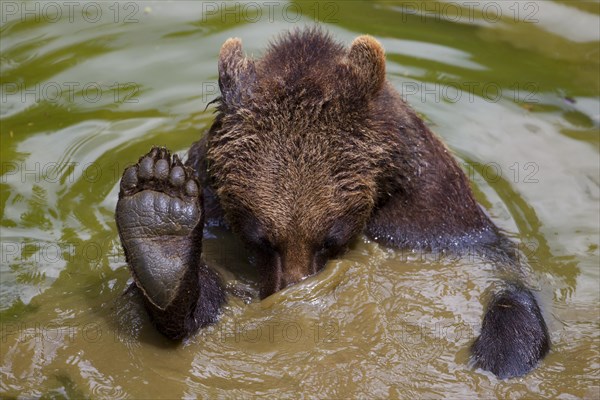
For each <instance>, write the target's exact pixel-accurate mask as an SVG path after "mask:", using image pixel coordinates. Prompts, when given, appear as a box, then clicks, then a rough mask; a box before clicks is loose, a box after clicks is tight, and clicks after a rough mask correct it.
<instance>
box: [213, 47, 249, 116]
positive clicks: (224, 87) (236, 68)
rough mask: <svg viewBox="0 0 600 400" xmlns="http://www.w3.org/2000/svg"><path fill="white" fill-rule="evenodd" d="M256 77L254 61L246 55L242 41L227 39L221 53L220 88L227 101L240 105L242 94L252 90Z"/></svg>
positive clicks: (230, 103) (227, 102) (229, 103)
mask: <svg viewBox="0 0 600 400" xmlns="http://www.w3.org/2000/svg"><path fill="white" fill-rule="evenodd" d="M255 79H256V71H255V69H254V61H252V60H250V59H248V58H246V57H245V56H244V53H243V51H242V41H241V40H240V39H238V38H230V39H227V40H226V41H225V43H223V46H221V52H220V53H219V88H220V89H221V94H222V96H223V99H224V101H225V103H226V104H228V105H231V106H233V105H239V104H240V102H241V100H242V95H243V94H244V93H246V92H248V91H249V90H250V88H251V86H252V84H253V83H254V80H255Z"/></svg>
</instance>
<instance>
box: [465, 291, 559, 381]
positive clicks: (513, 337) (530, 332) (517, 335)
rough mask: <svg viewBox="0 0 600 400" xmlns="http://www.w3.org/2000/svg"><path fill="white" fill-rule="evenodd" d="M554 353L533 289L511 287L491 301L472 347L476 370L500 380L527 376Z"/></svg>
mask: <svg viewBox="0 0 600 400" xmlns="http://www.w3.org/2000/svg"><path fill="white" fill-rule="evenodd" d="M549 350H550V337H549V335H548V328H547V327H546V323H545V322H544V318H543V317H542V313H541V312H540V308H539V306H538V304H537V301H536V299H535V297H534V295H533V293H531V291H530V290H529V289H526V288H524V287H522V286H520V285H509V286H508V287H507V288H505V289H504V290H503V291H501V292H500V293H498V294H497V295H496V296H494V298H493V299H492V301H491V302H490V304H489V306H488V309H487V313H486V315H485V317H484V319H483V325H482V327H481V335H479V337H478V338H477V340H476V341H475V343H473V346H472V348H471V351H472V361H473V363H474V364H475V366H476V367H481V368H482V369H484V370H486V371H490V372H492V373H493V374H494V375H496V376H497V377H498V378H500V379H508V378H513V377H516V376H521V375H525V374H526V373H528V372H529V371H531V370H532V369H534V368H535V367H536V365H537V364H538V362H539V361H540V360H541V359H542V358H543V357H544V356H545V355H546V354H547V353H548V351H549Z"/></svg>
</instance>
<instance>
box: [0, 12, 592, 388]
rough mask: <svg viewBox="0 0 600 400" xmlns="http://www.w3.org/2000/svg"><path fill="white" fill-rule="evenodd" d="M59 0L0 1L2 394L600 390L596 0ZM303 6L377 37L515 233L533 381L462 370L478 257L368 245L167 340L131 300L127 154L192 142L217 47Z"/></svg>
mask: <svg viewBox="0 0 600 400" xmlns="http://www.w3.org/2000/svg"><path fill="white" fill-rule="evenodd" d="M49 4H50V3H48V2H27V3H21V2H3V3H2V4H1V7H2V16H1V21H0V24H1V25H0V30H1V34H2V40H1V41H0V50H1V52H2V56H1V59H0V71H1V74H2V86H1V90H2V93H1V96H2V98H1V107H0V124H1V125H0V135H1V139H2V146H1V149H0V152H1V153H0V154H1V155H2V162H1V164H2V171H1V181H0V186H1V188H2V191H1V196H0V198H1V201H2V203H1V207H2V216H1V219H2V222H1V227H2V232H1V236H2V238H1V242H2V260H1V263H0V274H1V282H2V284H1V286H0V316H1V323H0V324H1V332H2V335H1V343H0V353H1V356H0V357H1V361H0V376H1V379H0V393H1V394H2V395H3V396H9V397H10V396H20V397H24V398H29V397H36V396H37V397H39V396H42V395H50V396H56V397H67V398H82V397H93V398H125V397H129V398H131V397H134V398H149V397H152V398H161V397H169V398H174V397H175V398H178V397H185V398H194V397H203V398H204V397H214V396H222V397H238V396H240V397H241V396H243V397H258V396H264V395H267V396H272V397H280V396H287V397H296V396H297V394H298V393H305V394H307V395H309V396H311V397H322V398H347V397H349V396H350V397H368V398H371V397H377V398H382V397H394V398H425V397H453V398H465V397H486V398H487V397H494V396H497V397H510V398H513V397H523V396H527V397H530V396H533V395H541V396H544V397H559V396H561V397H569V396H575V397H584V398H594V397H598V395H599V394H600V389H599V387H598V380H599V379H600V377H599V376H598V365H599V363H600V358H599V357H600V354H599V353H600V351H599V344H600V343H599V341H600V335H599V329H600V326H599V323H600V318H599V311H600V308H599V306H598V304H599V300H600V295H599V290H598V286H599V285H598V282H599V271H598V261H599V258H598V242H599V237H598V233H599V226H598V215H599V210H598V200H599V197H600V196H599V184H600V177H599V171H598V162H599V159H598V150H599V143H600V139H599V136H598V128H599V126H600V100H599V96H598V92H599V90H600V79H598V69H599V65H598V64H599V62H598V56H599V54H600V52H599V45H598V38H599V35H600V33H599V32H598V29H599V28H598V26H600V25H599V24H598V15H599V14H600V13H599V10H598V4H597V3H592V2H578V3H575V2H566V1H555V2H549V1H547V2H487V3H479V2H470V3H468V4H461V5H459V4H458V3H456V2H435V1H432V2H414V1H411V2H402V1H395V2H391V1H378V2H368V1H356V2H326V3H315V2H306V1H301V2H293V3H276V4H272V5H266V4H265V5H263V6H262V8H261V7H259V5H258V3H252V4H250V3H235V4H232V5H230V7H229V8H228V10H229V11H227V12H225V11H224V10H223V9H221V8H220V7H222V5H221V4H220V3H214V2H184V1H173V2H169V3H160V2H146V3H144V2H122V3H99V2H91V4H92V5H91V6H88V7H87V8H86V9H85V10H84V7H83V6H82V5H81V6H80V5H79V4H75V5H73V7H72V10H71V11H69V9H67V8H64V7H63V5H62V3H52V4H54V5H53V6H50V5H49ZM26 7H29V8H26ZM52 7H54V8H52ZM57 7H58V8H57ZM65 7H66V6H65ZM26 10H34V11H33V12H30V13H29V14H28V13H27V12H26ZM59 11H60V15H59V14H57V12H59ZM36 12H37V16H36V14H35V13H36ZM300 12H301V14H300ZM315 19H316V20H319V21H320V22H321V23H323V24H324V25H325V26H326V27H327V29H329V30H330V31H331V32H332V33H333V34H334V35H335V36H336V37H337V38H339V39H340V40H343V41H345V42H350V41H351V40H352V39H353V38H354V37H355V36H357V35H359V34H363V33H369V34H372V35H375V36H377V38H378V39H380V40H381V42H382V43H383V44H384V46H385V47H386V49H387V53H388V65H387V68H388V76H389V79H390V80H391V82H392V83H393V84H394V85H395V86H396V87H397V88H398V89H399V90H402V91H403V93H404V96H405V97H406V98H407V100H408V101H409V102H410V103H411V104H412V105H413V106H414V107H415V108H416V109H417V110H418V111H419V112H420V113H421V114H422V115H423V117H424V118H425V119H426V121H427V122H428V123H429V124H430V125H431V126H432V127H433V128H434V130H435V131H436V132H437V133H438V134H440V135H441V136H442V137H443V138H444V139H445V141H446V142H447V143H448V144H449V146H450V148H451V149H452V150H453V151H454V152H455V153H456V155H457V157H459V159H460V162H461V163H462V165H463V166H464V168H465V171H466V172H467V174H468V175H469V177H470V178H471V180H472V181H473V185H474V188H475V190H476V193H477V196H478V198H479V200H480V201H481V203H482V204H483V205H484V206H485V207H486V209H487V210H488V211H489V213H490V214H491V215H492V217H493V218H494V220H495V221H496V223H497V224H498V225H499V226H501V227H502V228H503V229H505V230H506V231H508V232H510V235H511V236H512V237H514V238H515V240H518V241H519V242H521V243H522V249H523V251H524V252H525V253H526V254H527V255H528V256H529V259H530V262H531V266H532V269H533V270H534V272H535V274H536V276H537V278H538V280H539V282H540V289H541V290H540V297H541V298H542V300H543V303H544V305H545V313H546V315H547V317H548V321H549V325H550V328H551V331H552V340H553V343H554V347H553V351H552V352H551V353H550V355H549V356H548V357H547V358H546V359H545V360H544V362H543V363H542V365H541V367H540V368H539V369H537V370H536V371H534V372H533V373H531V374H530V375H528V376H526V377H525V378H522V379H517V380H512V381H509V382H499V381H497V380H496V379H495V378H494V377H493V376H491V375H490V374H487V373H482V372H481V371H473V370H471V369H470V368H469V366H468V365H467V361H468V345H469V343H470V342H471V341H472V339H473V338H474V337H476V335H477V334H478V330H479V326H480V322H481V313H482V308H483V304H484V302H485V296H486V288H487V287H488V285H489V283H490V282H489V276H490V275H489V273H488V270H489V268H491V267H490V266H486V265H480V264H479V263H477V262H476V261H475V260H473V259H470V258H469V257H466V258H463V259H454V258H448V257H446V258H441V259H440V258H436V257H433V256H432V255H429V254H418V253H411V252H402V251H392V250H389V249H385V248H382V247H380V246H378V245H376V244H374V243H371V242H369V241H367V240H366V239H364V238H359V240H357V242H356V243H355V244H354V245H353V246H352V249H351V250H350V251H349V252H348V253H347V254H346V255H344V256H343V257H342V258H341V259H339V260H334V261H332V262H330V263H329V265H328V266H327V268H326V269H325V270H324V271H323V272H322V273H320V274H319V275H318V276H315V277H311V278H309V279H307V280H306V281H304V282H303V283H302V284H299V285H297V286H295V287H291V288H288V289H286V290H284V291H282V292H280V293H277V294H275V295H273V296H271V297H269V298H268V299H266V300H264V301H262V302H258V301H253V302H250V303H249V304H245V303H244V301H243V300H242V299H239V298H235V297H232V298H231V299H230V302H229V303H228V305H227V306H226V308H225V310H224V313H223V316H222V318H221V320H220V321H219V323H218V324H216V325H214V326H211V327H209V328H207V329H205V330H203V331H201V332H200V333H199V334H198V335H196V336H195V337H193V338H191V339H189V340H188V341H186V342H185V343H183V344H182V345H179V346H177V345H173V344H172V343H169V342H168V341H167V340H165V339H164V338H163V337H161V336H160V335H159V334H157V333H156V332H155V330H154V329H153V328H152V326H151V325H150V324H149V321H148V319H147V316H146V314H145V313H144V311H143V308H142V306H141V305H140V304H139V303H138V302H137V300H136V297H135V296H133V294H132V293H131V292H126V288H127V287H128V280H129V273H128V270H127V268H126V266H125V262H124V257H123V254H122V251H121V249H120V245H119V243H118V237H117V232H116V227H115V224H114V208H115V205H116V198H117V192H118V180H119V177H120V174H121V172H122V171H123V169H124V167H125V166H126V165H127V164H129V163H133V162H135V161H136V160H137V158H138V157H139V156H140V155H142V154H144V153H145V152H146V151H147V149H149V148H150V147H151V146H152V145H154V144H160V145H166V146H168V147H169V148H171V149H173V150H175V151H177V152H179V153H180V154H185V152H186V149H187V148H188V146H189V144H190V143H191V142H192V141H194V140H196V139H197V138H198V137H199V136H200V134H201V132H203V131H204V130H205V129H206V128H207V127H208V126H209V124H210V122H211V119H212V109H211V108H209V109H205V108H206V106H207V105H208V103H209V102H210V101H211V100H212V99H214V98H215V97H216V96H218V86H217V85H216V57H217V54H218V51H219V48H220V45H221V44H222V43H223V42H224V40H225V39H227V38H228V37H231V36H238V37H241V38H242V39H243V41H244V46H245V49H246V51H247V52H248V53H249V54H255V55H257V54H260V52H261V51H262V49H264V47H265V45H266V44H267V42H268V40H269V39H270V38H271V37H273V36H275V35H277V34H278V33H279V32H281V31H282V30H284V29H288V28H291V27H297V26H303V25H304V24H307V23H313V22H314V20H315ZM206 233H207V235H206V240H205V257H206V259H207V260H208V261H209V262H211V263H213V264H215V265H216V266H217V267H218V268H219V270H220V271H221V272H222V273H223V275H224V276H225V277H226V279H227V281H228V282H229V284H230V285H231V286H232V287H236V288H242V289H243V290H244V291H246V292H248V293H253V292H255V290H256V284H255V279H256V275H255V274H254V273H253V271H248V270H247V254H246V253H245V252H244V251H243V249H241V248H240V245H239V243H238V242H236V241H235V240H234V239H233V238H231V237H230V236H229V235H227V234H225V233H223V232H221V231H219V229H218V228H209V229H207V232H206ZM474 264H477V266H476V267H474ZM225 266H226V267H227V269H225V268H224V267H225Z"/></svg>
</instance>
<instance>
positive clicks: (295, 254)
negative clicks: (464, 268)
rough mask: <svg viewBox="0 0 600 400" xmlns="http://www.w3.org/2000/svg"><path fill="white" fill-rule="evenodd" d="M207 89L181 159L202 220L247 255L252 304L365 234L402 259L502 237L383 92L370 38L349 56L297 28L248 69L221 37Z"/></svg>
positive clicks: (429, 140)
mask: <svg viewBox="0 0 600 400" xmlns="http://www.w3.org/2000/svg"><path fill="white" fill-rule="evenodd" d="M219 84H220V87H221V92H222V97H221V98H220V99H219V105H218V113H217V117H216V120H215V123H214V124H213V126H212V128H211V129H210V131H209V133H208V135H207V137H206V138H205V139H204V140H202V141H200V142H198V143H196V144H194V146H193V147H192V149H191V150H190V158H189V160H188V163H190V164H192V166H194V167H195V168H196V170H198V171H199V174H200V177H201V180H203V182H204V183H205V186H210V187H208V188H207V189H206V190H207V196H206V197H207V214H208V216H209V217H210V214H211V212H213V213H214V214H218V213H220V210H221V209H222V211H223V212H224V216H225V220H226V221H227V223H228V224H229V225H230V226H231V228H232V229H233V230H234V231H235V232H237V233H238V234H239V235H240V236H241V237H242V238H243V239H244V240H245V241H246V242H247V243H248V244H249V246H250V247H251V248H253V249H255V250H256V252H257V266H258V267H259V269H260V270H261V272H262V278H263V279H262V286H263V287H262V290H261V294H262V296H263V297H264V296H267V295H269V294H271V293H273V292H275V291H277V290H279V289H281V288H283V287H285V286H287V285H289V284H292V283H295V282H298V281H299V280H301V279H302V278H303V277H306V276H307V275H310V274H313V273H315V272H317V271H318V270H319V269H321V268H322V267H323V265H324V264H325V262H326V261H327V259H329V258H331V257H334V256H336V255H337V254H339V253H340V252H342V251H343V250H344V249H345V247H346V246H347V244H348V242H349V241H350V240H351V239H352V238H353V237H354V236H356V235H357V234H359V233H361V232H363V231H364V232H365V233H366V234H367V235H368V236H370V237H371V238H373V239H374V240H377V241H379V242H381V243H383V244H386V245H392V246H395V247H409V248H413V249H414V248H422V249H431V250H456V251H462V250H464V248H466V247H468V246H471V245H481V246H485V245H486V244H491V243H495V242H497V241H498V240H500V239H499V238H500V236H499V235H498V232H497V229H496V228H495V226H494V225H493V224H492V223H491V222H490V220H489V219H488V218H487V217H486V216H485V214H484V213H483V212H482V210H481V209H480V207H479V206H478V204H477V202H476V201H475V199H474V197H473V194H472V192H471V189H470V187H469V183H468V181H467V178H466V177H465V175H464V173H463V172H462V171H461V169H460V168H459V166H458V164H457V163H456V161H455V160H454V159H453V157H452V156H451V154H450V152H449V151H448V149H447V148H446V147H445V146H444V145H443V144H442V143H441V142H440V141H439V140H438V139H437V138H436V137H435V136H434V135H433V134H432V133H431V131H430V130H429V129H428V128H427V127H426V126H425V124H424V123H423V122H422V120H421V119H420V118H419V117H418V116H417V115H416V113H415V112H414V111H413V110H412V109H411V108H410V107H409V106H408V105H407V104H406V103H405V102H404V101H403V100H402V99H401V98H400V96H399V94H398V93H397V92H396V91H395V90H394V89H393V87H392V86H391V85H390V84H389V82H387V80H386V78H385V55H384V51H383V48H382V47H381V45H380V44H379V43H378V42H377V41H376V40H375V39H374V38H372V37H370V36H360V37H358V38H357V39H356V40H354V41H353V42H352V44H351V46H350V48H348V49H347V48H345V47H344V46H342V45H340V44H338V43H337V42H335V41H333V40H332V39H331V38H330V37H329V36H328V35H327V34H325V33H323V32H321V31H320V30H319V29H309V30H303V31H296V32H292V33H289V34H286V35H283V36H281V37H280V38H279V39H278V40H277V41H276V42H274V43H273V44H272V45H271V46H270V47H269V49H268V50H267V52H266V54H265V55H264V56H263V57H262V58H261V59H258V60H252V59H250V58H247V57H245V56H244V54H243V51H242V46H241V41H240V40H239V39H229V40H228V41H227V42H226V43H225V44H224V45H223V47H222V49H221V53H220V56H219ZM211 210H212V211H211Z"/></svg>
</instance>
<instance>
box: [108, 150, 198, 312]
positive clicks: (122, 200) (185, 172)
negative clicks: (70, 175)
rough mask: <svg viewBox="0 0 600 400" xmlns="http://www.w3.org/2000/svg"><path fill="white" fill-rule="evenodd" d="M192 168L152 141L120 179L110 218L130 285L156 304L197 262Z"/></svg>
mask: <svg viewBox="0 0 600 400" xmlns="http://www.w3.org/2000/svg"><path fill="white" fill-rule="evenodd" d="M200 193H201V192H200V190H199V186H198V183H197V181H196V179H195V178H194V174H193V171H192V170H191V169H189V168H188V167H185V166H184V165H183V164H182V163H181V160H180V159H179V157H178V156H177V155H174V156H173V157H171V154H170V153H169V151H168V150H167V149H165V148H157V147H154V148H152V150H151V151H150V152H149V153H148V154H146V155H145V156H143V157H142V158H140V160H139V161H138V163H137V164H136V165H134V166H132V167H129V168H127V169H126V170H125V172H124V173H123V177H122V179H121V191H120V193H119V201H118V203H117V210H116V220H117V227H118V229H119V235H120V237H121V243H122V245H123V248H124V250H125V255H126V257H127V262H128V264H129V267H130V269H131V272H132V275H133V277H134V280H135V282H136V285H137V286H138V287H139V288H140V289H141V290H142V292H143V293H144V295H145V297H146V299H147V300H148V301H150V302H151V303H152V304H153V305H154V306H156V307H158V308H159V309H161V310H164V309H166V308H167V307H168V306H169V304H171V302H172V301H173V300H174V299H175V297H176V295H177V293H178V290H179V289H180V286H181V283H182V280H183V279H184V276H185V274H186V272H187V271H188V269H189V268H193V267H197V266H198V265H199V263H200V253H201V246H202V224H203V220H202V201H201V194H200Z"/></svg>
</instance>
